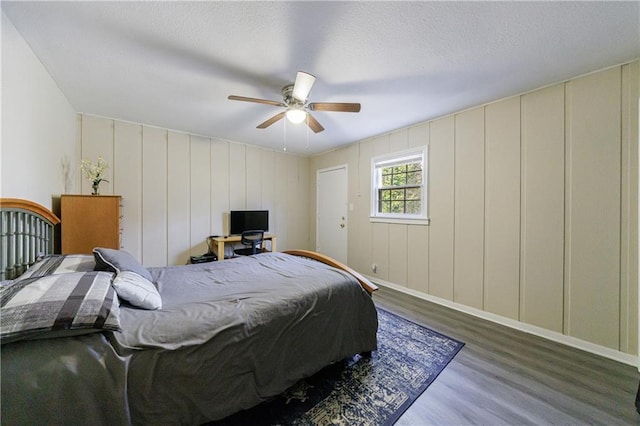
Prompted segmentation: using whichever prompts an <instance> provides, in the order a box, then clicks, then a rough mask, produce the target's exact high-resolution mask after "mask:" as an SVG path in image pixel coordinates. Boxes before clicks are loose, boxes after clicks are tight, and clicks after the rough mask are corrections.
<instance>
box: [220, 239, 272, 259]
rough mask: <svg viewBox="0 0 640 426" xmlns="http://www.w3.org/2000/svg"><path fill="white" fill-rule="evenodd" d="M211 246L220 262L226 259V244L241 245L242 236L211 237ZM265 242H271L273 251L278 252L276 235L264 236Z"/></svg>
mask: <svg viewBox="0 0 640 426" xmlns="http://www.w3.org/2000/svg"><path fill="white" fill-rule="evenodd" d="M209 239H210V241H211V242H212V243H213V244H211V248H212V249H213V252H214V253H215V254H216V256H218V261H221V260H223V259H224V245H225V244H234V243H239V242H240V240H241V236H240V235H222V236H216V237H213V236H212V237H209ZM264 240H265V241H270V242H271V250H270V251H276V236H275V235H274V234H264Z"/></svg>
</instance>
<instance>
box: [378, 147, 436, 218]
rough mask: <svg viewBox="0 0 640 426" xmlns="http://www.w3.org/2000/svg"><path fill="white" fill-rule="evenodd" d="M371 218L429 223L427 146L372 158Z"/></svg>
mask: <svg viewBox="0 0 640 426" xmlns="http://www.w3.org/2000/svg"><path fill="white" fill-rule="evenodd" d="M371 174H372V180H373V182H372V194H371V220H372V221H385V222H397V221H400V222H404V223H421V222H422V223H425V224H426V223H428V219H427V182H426V181H427V176H428V175H427V147H426V146H425V147H422V148H418V149H413V150H409V151H403V152H399V153H394V154H389V155H384V156H380V157H375V158H373V159H372V160H371Z"/></svg>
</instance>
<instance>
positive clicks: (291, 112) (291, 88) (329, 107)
mask: <svg viewBox="0 0 640 426" xmlns="http://www.w3.org/2000/svg"><path fill="white" fill-rule="evenodd" d="M315 81H316V78H315V77H314V76H313V75H311V74H309V73H306V72H304V71H298V74H297V75H296V81H295V83H294V84H288V85H286V86H284V87H283V88H282V98H283V101H282V102H278V101H270V100H268V99H257V98H247V97H245V96H236V95H230V96H229V97H228V99H230V100H232V101H244V102H255V103H259V104H266V105H273V106H277V107H284V108H285V110H284V111H282V112H280V113H278V114H276V115H274V116H273V117H271V118H270V119H268V120H266V121H265V122H263V123H260V124H258V126H257V128H258V129H266V128H267V127H269V126H271V125H272V124H273V123H275V122H277V121H279V120H281V119H282V118H284V117H285V116H286V117H287V119H288V120H289V121H291V122H292V123H302V122H303V121H306V122H307V125H308V126H309V128H311V130H313V131H314V132H315V133H319V132H321V131H323V130H324V127H322V125H321V124H320V123H319V122H318V120H316V119H315V118H314V117H313V116H312V115H311V112H310V111H337V112H360V104H358V103H342V102H312V103H307V100H308V97H309V92H311V88H312V87H313V83H314V82H315Z"/></svg>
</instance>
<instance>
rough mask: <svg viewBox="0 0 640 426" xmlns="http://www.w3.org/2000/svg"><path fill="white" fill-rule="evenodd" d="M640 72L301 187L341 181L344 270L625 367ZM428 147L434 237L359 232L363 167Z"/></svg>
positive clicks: (369, 146) (593, 83) (557, 89)
mask: <svg viewBox="0 0 640 426" xmlns="http://www.w3.org/2000/svg"><path fill="white" fill-rule="evenodd" d="M638 68H639V67H638V61H635V62H632V63H630V64H625V65H622V66H616V67H612V68H608V69H605V70H603V71H600V72H596V73H593V74H590V75H587V76H583V77H579V78H575V79H573V80H570V81H567V82H564V83H560V84H557V85H554V86H551V87H546V88H543V89H540V90H536V91H532V92H529V93H526V94H523V95H520V96H515V97H512V98H509V99H504V100H500V101H497V102H494V103H490V104H487V105H483V106H480V107H477V108H473V109H470V110H466V111H463V112H460V113H456V114H452V115H450V116H446V117H443V118H439V119H436V120H433V121H429V122H426V123H422V124H419V125H416V126H413V127H410V128H407V129H402V130H398V131H395V132H392V133H389V134H385V135H380V136H377V137H374V138H371V139H367V140H364V141H361V142H358V143H356V144H354V145H351V146H349V147H346V148H344V149H340V150H336V151H332V152H329V153H326V154H323V155H320V156H317V157H314V158H313V159H312V162H311V167H310V173H311V174H310V176H311V178H312V179H314V176H315V172H316V170H318V169H320V168H326V167H331V166H334V165H337V164H345V163H347V164H348V167H349V179H350V182H349V203H350V204H351V205H352V206H353V209H352V210H351V211H350V212H349V218H348V219H349V220H348V223H349V226H350V229H349V250H348V254H349V258H348V259H349V260H348V262H349V264H350V266H352V267H353V268H354V269H356V270H358V271H360V272H362V273H364V274H367V275H370V276H373V277H374V278H376V277H377V278H379V279H380V280H382V281H386V282H390V283H393V284H396V285H399V286H404V287H407V288H409V289H412V290H415V291H418V292H422V293H425V294H428V295H432V296H437V297H439V298H442V299H445V300H449V301H452V302H456V303H459V304H462V305H465V306H469V307H472V308H476V309H480V310H483V311H486V312H488V313H491V314H497V315H499V316H502V317H504V318H508V319H512V320H516V321H520V322H523V323H527V324H531V325H534V326H537V327H542V328H544V329H547V330H550V331H554V332H557V333H563V334H565V335H567V336H572V337H575V338H578V339H581V340H584V341H587V342H591V343H594V344H597V345H600V346H603V347H606V348H611V349H614V350H617V351H620V352H623V353H627V354H636V353H637V345H638V288H637V287H638V264H637V263H638V262H637V260H638V251H637V250H638V247H637V246H638V227H637V221H638V195H637V194H638V97H639V90H638V85H639V81H640V74H639V71H638ZM425 144H427V145H429V200H428V201H429V217H430V219H431V224H430V225H429V226H419V225H398V224H384V223H370V221H369V208H370V207H369V206H370V202H369V200H370V182H371V179H370V161H371V157H372V156H375V155H379V154H383V153H387V152H393V151H399V150H402V149H406V148H409V147H413V146H420V145H425ZM309 188H310V190H311V192H312V195H311V197H310V202H311V204H312V207H311V211H315V208H316V207H315V205H314V200H315V195H314V194H313V191H315V185H314V184H311V185H310V187H309ZM310 224H311V227H313V226H314V222H313V221H311V223H310ZM314 235H315V232H314V231H313V230H312V232H311V236H312V238H313V236H314ZM311 245H312V246H313V245H314V244H313V241H312V244H311ZM372 264H376V265H377V272H376V273H374V272H373V271H372V268H371V266H372Z"/></svg>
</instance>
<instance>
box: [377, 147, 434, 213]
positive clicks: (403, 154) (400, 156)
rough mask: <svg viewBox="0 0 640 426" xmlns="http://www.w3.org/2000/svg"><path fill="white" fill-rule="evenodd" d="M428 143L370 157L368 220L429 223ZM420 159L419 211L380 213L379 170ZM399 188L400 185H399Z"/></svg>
mask: <svg viewBox="0 0 640 426" xmlns="http://www.w3.org/2000/svg"><path fill="white" fill-rule="evenodd" d="M428 155H429V149H428V145H424V146H421V147H417V148H412V149H407V150H403V151H397V152H393V153H389V154H384V155H379V156H376V157H372V158H371V206H370V215H369V220H370V221H371V222H384V223H405V224H414V225H428V224H429V215H428V212H429V209H428V206H429V203H428V196H429V170H428V164H429V161H428V158H429V157H428ZM420 158H421V159H422V183H421V184H420V185H419V186H420V213H418V214H411V213H381V212H379V211H378V205H379V202H380V200H379V198H378V194H379V193H380V189H383V188H384V187H383V186H382V185H380V177H379V176H380V175H379V171H381V170H382V168H383V167H389V166H390V165H394V164H405V163H409V162H411V161H412V160H415V159H420ZM409 186H411V187H415V186H417V185H403V187H405V188H406V187H409ZM399 188H400V187H399Z"/></svg>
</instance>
